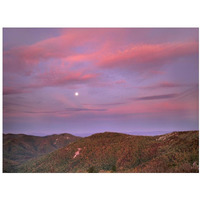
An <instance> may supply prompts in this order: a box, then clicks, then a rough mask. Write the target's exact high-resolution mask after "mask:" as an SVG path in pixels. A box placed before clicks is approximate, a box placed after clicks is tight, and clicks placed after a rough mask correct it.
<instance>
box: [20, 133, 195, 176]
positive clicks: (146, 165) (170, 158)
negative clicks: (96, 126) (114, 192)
mask: <svg viewBox="0 0 200 200" xmlns="http://www.w3.org/2000/svg"><path fill="white" fill-rule="evenodd" d="M18 172H124V173H126V172H150V173H152V172H154V173H155V172H199V133H198V131H187V132H173V133H170V134H166V135H161V136H133V135H127V134H120V133H110V132H105V133H99V134H94V135H92V136H89V137H86V138H81V139H79V140H77V141H75V142H73V143H71V144H69V145H68V146H66V147H63V148H60V149H58V150H56V151H54V152H52V153H49V154H47V155H44V156H42V157H39V158H37V159H32V160H29V161H28V162H26V163H24V164H23V165H21V166H20V167H19V168H18Z"/></svg>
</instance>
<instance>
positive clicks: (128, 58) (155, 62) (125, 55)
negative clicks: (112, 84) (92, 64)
mask: <svg viewBox="0 0 200 200" xmlns="http://www.w3.org/2000/svg"><path fill="white" fill-rule="evenodd" d="M197 53H198V43H197V42H186V43H166V44H149V45H148V44H145V45H136V46H135V45H134V46H133V45H131V46H130V47H128V48H126V49H124V50H119V51H117V52H114V53H110V54H109V55H106V56H104V57H103V58H102V59H101V60H100V61H99V65H100V66H102V67H103V68H126V67H129V68H130V69H134V70H138V71H140V70H141V71H142V70H144V69H145V70H146V69H147V70H148V68H149V67H155V68H159V67H160V66H162V65H163V64H166V63H170V62H171V61H173V60H175V59H178V58H181V57H184V56H188V55H192V54H197Z"/></svg>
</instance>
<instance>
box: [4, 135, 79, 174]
mask: <svg viewBox="0 0 200 200" xmlns="http://www.w3.org/2000/svg"><path fill="white" fill-rule="evenodd" d="M77 139H79V137H76V136H73V135H71V134H60V135H50V136H45V137H38V136H31V135H24V134H3V171H4V172H15V171H16V169H15V168H16V167H17V166H18V165H20V164H22V163H24V162H26V161H27V160H29V159H31V158H36V157H38V156H41V155H44V154H47V153H50V152H52V151H55V150H56V149H59V148H61V147H64V146H66V145H68V144H70V143H71V142H74V141H76V140H77Z"/></svg>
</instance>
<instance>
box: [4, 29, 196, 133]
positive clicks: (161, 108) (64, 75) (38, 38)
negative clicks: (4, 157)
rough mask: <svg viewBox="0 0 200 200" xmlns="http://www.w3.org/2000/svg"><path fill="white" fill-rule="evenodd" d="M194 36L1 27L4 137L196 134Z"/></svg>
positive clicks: (188, 32)
mask: <svg viewBox="0 0 200 200" xmlns="http://www.w3.org/2000/svg"><path fill="white" fill-rule="evenodd" d="M198 34H199V33H198V29H195V28H177V29H175V28H173V29H171V28H152V29H151V28H146V29H145V28H144V29H141V28H132V29H131V28H127V29H126V28H118V29H113V28H112V29H109V28H107V29H106V28H101V29H84V28H82V29H67V28H66V29H57V28H52V29H51V28H45V29H42V28H30V29H26V28H21V29H17V28H5V29H4V30H3V92H4V95H3V100H4V101H3V107H4V110H3V111H4V115H3V129H4V133H8V132H12V133H27V134H36V135H40V134H41V135H46V134H52V133H63V132H68V133H72V134H78V135H81V134H83V135H84V134H85V133H96V132H104V131H117V132H133V131H158V130H159V131H175V130H191V129H192V130H194V129H195V130H198V129H199V128H198V102H199V101H198V87H199V86H198V85H199V78H198V61H199V60H198V59H199V58H198V55H199V52H198V48H199V38H198ZM75 92H78V93H79V96H75Z"/></svg>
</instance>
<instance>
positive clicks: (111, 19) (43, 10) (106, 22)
mask: <svg viewBox="0 0 200 200" xmlns="http://www.w3.org/2000/svg"><path fill="white" fill-rule="evenodd" d="M1 4H2V5H1V6H0V20H1V28H2V27H199V19H200V12H199V5H198V1H195V0H190V1H186V0H180V1H179V0H168V1H160V0H151V1H149V0H140V1H128V0H123V1H117V0H110V1H109V0H101V1H95V0H84V1H83V0H73V1H66V0H62V1H61V0H57V1H52V0H48V1H47V0H43V1H41V0H34V1H33V0H31V1H27V0H18V1H11V0H4V1H3V3H1ZM1 38H2V31H1ZM1 46H2V44H1ZM1 51H2V48H1ZM1 55H2V52H1ZM1 59H2V57H1ZM1 63H2V60H1ZM1 70H2V68H1ZM1 73H2V72H1ZM1 93H2V91H1ZM0 106H1V107H2V101H0ZM1 120H2V116H1ZM1 142H2V138H1ZM1 149H2V148H1ZM1 155H2V152H1ZM1 159H2V157H1ZM0 162H1V163H2V160H0ZM199 178H200V177H199V174H2V173H1V174H0V184H1V185H0V189H1V193H0V195H1V199H4V200H7V199H8V200H11V199H15V200H18V199H20V200H23V199H26V200H27V199H30V200H32V199H33V200H35V199H47V200H51V199H53V200H55V199H81V200H82V199H87V200H88V199H95V200H96V199H97V200H98V199H101V200H102V199H126V200H128V199H154V200H156V199H159V200H160V199H164V200H165V199H166V200H169V199H181V200H184V199H187V200H188V199H198V197H199V190H198V189H199V185H200V184H199V180H200V179H199Z"/></svg>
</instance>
